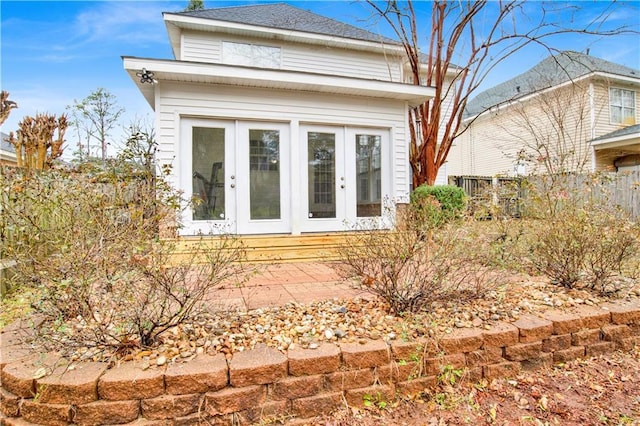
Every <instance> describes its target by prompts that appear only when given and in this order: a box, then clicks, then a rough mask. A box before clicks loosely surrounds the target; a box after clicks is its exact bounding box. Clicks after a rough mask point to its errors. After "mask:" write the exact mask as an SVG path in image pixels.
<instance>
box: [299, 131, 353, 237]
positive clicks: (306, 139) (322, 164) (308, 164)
mask: <svg viewBox="0 0 640 426" xmlns="http://www.w3.org/2000/svg"><path fill="white" fill-rule="evenodd" d="M300 155H301V158H300V177H301V185H300V188H301V191H302V194H301V195H302V196H301V208H302V217H301V221H300V225H301V231H302V232H319V231H335V230H339V229H342V228H343V227H344V223H345V220H346V218H347V214H346V194H347V192H348V191H349V190H350V188H349V187H348V185H347V179H346V175H345V161H344V159H345V146H344V129H343V128H339V127H330V126H301V127H300Z"/></svg>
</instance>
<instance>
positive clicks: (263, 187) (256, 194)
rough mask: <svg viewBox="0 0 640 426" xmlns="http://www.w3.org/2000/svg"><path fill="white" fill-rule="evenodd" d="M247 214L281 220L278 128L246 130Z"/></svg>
mask: <svg viewBox="0 0 640 426" xmlns="http://www.w3.org/2000/svg"><path fill="white" fill-rule="evenodd" d="M249 205H250V208H249V212H250V214H249V217H250V218H251V219H252V220H255V219H280V215H281V212H280V131H279V130H258V129H250V130H249Z"/></svg>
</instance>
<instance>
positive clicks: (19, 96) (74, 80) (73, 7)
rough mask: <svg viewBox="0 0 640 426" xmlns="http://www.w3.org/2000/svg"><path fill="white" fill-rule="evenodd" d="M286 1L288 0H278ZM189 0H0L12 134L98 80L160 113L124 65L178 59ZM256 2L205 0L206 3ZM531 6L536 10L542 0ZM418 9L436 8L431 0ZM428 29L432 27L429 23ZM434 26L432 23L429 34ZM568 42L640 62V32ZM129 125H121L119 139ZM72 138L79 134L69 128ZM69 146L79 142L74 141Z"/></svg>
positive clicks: (633, 7) (141, 113) (504, 70)
mask: <svg viewBox="0 0 640 426" xmlns="http://www.w3.org/2000/svg"><path fill="white" fill-rule="evenodd" d="M275 1H281V0H274V1H271V2H275ZM187 3H188V1H187V0H184V1H103V2H100V1H67V2H62V1H7V0H1V1H0V35H1V40H0V43H1V44H0V87H1V88H2V89H3V90H7V91H9V92H10V93H11V99H12V100H14V101H16V102H18V104H19V109H17V110H14V111H13V113H12V115H11V117H10V118H9V120H8V121H7V122H6V123H5V124H4V125H3V126H2V131H3V132H5V133H8V132H9V131H14V130H15V129H16V128H17V123H18V122H19V121H20V120H21V119H22V117H23V116H25V115H35V114H36V113H37V112H48V113H53V114H61V113H63V112H65V107H66V106H67V105H70V104H72V103H73V102H74V99H77V100H80V99H82V98H84V97H86V96H87V95H89V94H90V93H91V91H93V90H95V89H97V88H98V87H104V88H106V89H107V90H108V91H110V92H111V93H112V94H114V95H115V96H116V98H117V100H118V103H119V105H121V106H122V107H123V108H124V109H125V111H126V114H125V116H124V117H123V119H122V120H121V123H122V125H127V124H129V123H130V122H131V120H132V119H133V118H134V117H136V116H137V117H142V118H144V117H152V114H153V112H152V110H151V108H150V107H149V105H148V104H147V103H146V101H145V100H144V98H143V97H142V95H141V94H140V93H139V92H138V90H137V89H136V87H135V85H134V83H133V82H132V81H131V79H130V78H129V76H128V75H127V74H126V73H125V71H124V69H123V67H122V59H121V56H138V57H148V58H169V59H170V58H173V54H172V52H171V49H170V47H169V41H168V38H167V34H166V29H165V26H164V23H163V20H162V12H164V11H167V12H175V11H180V10H182V9H184V7H185V6H186V5H187ZM249 3H256V1H253V2H248V1H233V2H229V1H226V2H221V1H212V0H205V6H206V7H208V8H209V7H221V6H230V5H234V6H235V5H242V4H249ZM288 3H291V4H292V5H294V6H297V7H301V8H304V9H308V10H311V11H313V12H315V13H318V14H321V15H325V16H329V17H332V18H334V19H338V20H340V21H343V22H347V23H350V24H353V25H356V26H360V27H363V28H366V29H369V30H370V31H373V32H380V33H382V34H384V35H387V36H392V34H391V33H390V32H389V30H388V28H386V27H385V26H384V25H382V24H381V23H377V22H375V21H374V20H373V19H372V18H371V15H372V11H371V9H370V8H369V7H368V6H367V5H366V4H363V3H362V2H353V1H319V0H317V1H297V2H288ZM555 4H556V5H557V6H558V9H559V12H558V13H562V14H563V17H565V18H564V19H591V17H592V16H595V14H597V13H598V12H599V11H600V10H602V9H603V8H605V7H606V6H607V5H608V3H607V2H581V3H578V6H579V7H581V8H583V9H582V10H581V12H580V13H578V14H575V15H571V13H570V12H571V7H569V6H567V5H566V3H560V2H558V3H555ZM526 7H529V8H530V9H531V11H532V16H533V15H534V14H535V12H536V10H537V9H539V4H538V3H537V2H533V1H531V2H528V3H527V4H526ZM416 8H417V9H418V10H421V9H423V8H424V9H429V8H430V4H429V3H428V2H416ZM622 8H623V9H624V10H623V11H621V13H618V12H616V13H614V14H613V15H612V16H611V18H610V20H609V23H608V24H609V25H611V26H614V27H616V26H619V25H630V26H634V27H635V29H636V30H639V29H640V2H624V3H623V4H622ZM425 28H426V27H425ZM427 35H428V32H427V30H426V29H425V31H424V34H423V39H424V40H425V41H426V38H427ZM553 43H554V44H555V45H556V46H558V47H559V48H561V49H571V50H578V51H584V50H585V49H586V48H589V49H590V53H591V55H593V56H597V57H600V58H603V59H606V60H610V61H613V62H617V63H620V64H623V65H626V66H629V67H633V68H636V69H640V38H639V36H638V35H637V34H635V35H627V36H615V37H610V38H598V37H595V38H594V37H578V36H575V35H572V36H566V35H565V36H563V37H558V38H557V39H556V40H553ZM547 55H548V53H546V52H545V51H544V49H541V48H539V47H538V48H536V47H532V48H531V49H528V50H527V51H524V52H521V53H520V54H518V55H517V56H515V57H513V58H512V59H510V60H509V61H506V62H504V63H503V64H502V65H501V66H499V67H497V68H496V70H495V72H494V73H493V75H492V76H491V78H490V79H488V80H487V81H486V83H485V87H488V86H490V85H493V84H496V83H498V82H500V81H503V80H506V79H508V78H510V77H513V76H515V75H517V74H519V73H522V72H524V71H526V70H527V69H528V68H530V67H531V66H533V65H535V64H536V63H537V62H539V61H540V60H542V59H544V58H545V57H546V56H547ZM119 134H120V135H121V132H120V131H118V132H114V137H115V138H116V139H118V138H119V137H121V136H119ZM67 135H68V137H67V139H68V140H69V139H71V136H70V135H71V133H70V132H68V134H67ZM68 145H69V148H68V151H69V150H73V149H74V147H73V146H71V145H72V144H71V143H68Z"/></svg>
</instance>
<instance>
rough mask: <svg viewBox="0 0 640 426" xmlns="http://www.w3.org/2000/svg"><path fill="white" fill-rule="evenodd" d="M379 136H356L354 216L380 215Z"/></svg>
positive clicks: (380, 168)
mask: <svg viewBox="0 0 640 426" xmlns="http://www.w3.org/2000/svg"><path fill="white" fill-rule="evenodd" d="M380 149H381V137H380V135H366V134H356V164H355V166H356V199H357V204H356V216H357V217H371V216H381V215H382V174H381V172H382V167H381V165H382V164H381V163H382V161H381V160H382V158H381V151H380Z"/></svg>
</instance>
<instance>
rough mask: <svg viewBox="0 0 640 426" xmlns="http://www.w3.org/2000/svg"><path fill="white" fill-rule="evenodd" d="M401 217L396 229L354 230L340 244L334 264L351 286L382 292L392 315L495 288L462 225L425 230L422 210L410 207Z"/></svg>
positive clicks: (490, 272) (479, 295)
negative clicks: (337, 259)
mask: <svg viewBox="0 0 640 426" xmlns="http://www.w3.org/2000/svg"><path fill="white" fill-rule="evenodd" d="M399 216H400V218H399V221H398V224H397V226H396V228H395V229H392V230H370V229H361V230H357V231H356V232H354V233H353V234H352V235H351V236H350V237H349V238H348V239H347V241H346V243H345V244H344V245H343V246H342V247H341V249H340V258H341V263H339V264H338V266H337V269H338V271H339V272H340V273H341V275H342V276H343V277H345V278H348V279H351V280H352V283H353V286H354V287H355V288H358V289H360V290H364V291H367V292H370V293H372V294H375V295H377V296H379V297H381V298H382V299H383V300H385V301H386V302H387V303H388V305H389V309H390V311H391V312H392V313H393V314H395V315H399V314H402V313H404V312H417V311H420V310H422V309H425V308H426V307H427V306H428V304H429V303H430V302H433V301H437V300H448V299H454V298H455V299H456V300H458V301H461V302H463V301H464V300H465V299H468V298H477V297H481V296H482V295H483V293H484V292H485V291H488V290H490V289H492V288H493V285H494V284H495V281H496V279H497V275H494V271H492V270H491V269H490V268H487V267H485V266H482V265H481V264H480V263H479V262H478V259H477V258H476V255H477V253H476V252H474V250H473V249H472V247H473V244H472V243H473V235H472V234H470V233H468V232H467V231H466V230H465V229H464V227H459V224H446V225H444V226H441V227H437V228H433V229H427V230H425V225H424V224H425V221H424V209H422V210H419V211H416V210H414V209H412V208H411V207H409V208H408V209H407V211H405V212H401V213H400V214H399ZM418 218H419V219H420V220H418ZM426 223H428V221H427V222H426ZM368 227H370V226H368Z"/></svg>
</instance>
